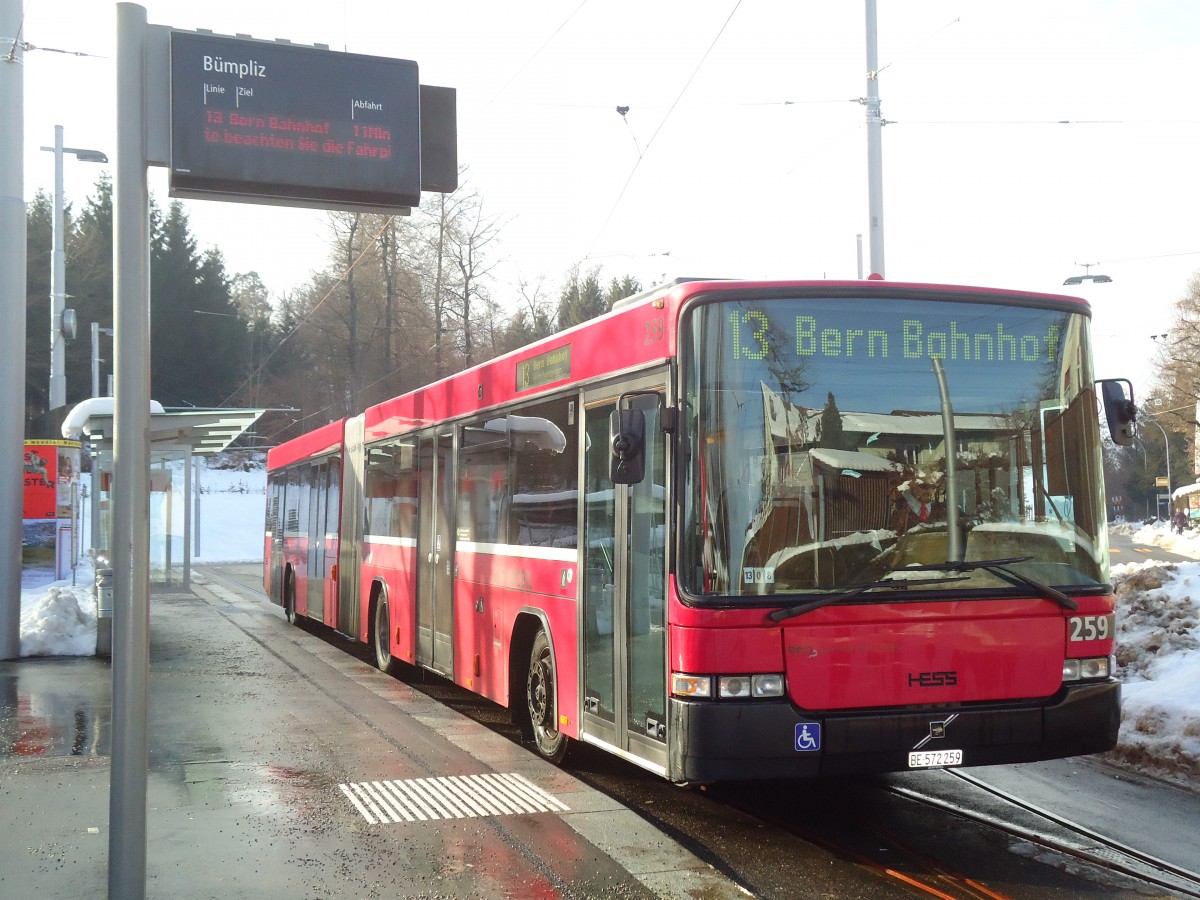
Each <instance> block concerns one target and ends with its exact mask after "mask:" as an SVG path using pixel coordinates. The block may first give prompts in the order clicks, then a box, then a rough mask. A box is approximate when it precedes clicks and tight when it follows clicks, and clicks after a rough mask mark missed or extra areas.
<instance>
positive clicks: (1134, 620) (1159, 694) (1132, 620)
mask: <svg viewBox="0 0 1200 900" xmlns="http://www.w3.org/2000/svg"><path fill="white" fill-rule="evenodd" d="M1139 542H1140V539H1139ZM1177 546H1178V545H1177ZM1176 552H1179V549H1177V550H1176ZM1113 585H1114V587H1115V588H1116V596H1117V675H1118V677H1120V679H1121V681H1122V683H1123V689H1122V704H1121V734H1120V738H1119V743H1118V744H1117V748H1116V749H1115V750H1114V751H1113V752H1112V754H1111V755H1112V756H1113V757H1114V758H1116V759H1117V760H1118V761H1120V762H1122V763H1125V764H1128V765H1131V766H1133V767H1135V768H1137V769H1139V770H1140V771H1143V772H1147V773H1148V774H1151V775H1154V776H1157V777H1159V778H1164V779H1167V780H1171V781H1176V782H1179V783H1181V784H1184V785H1186V786H1188V787H1193V788H1194V787H1195V786H1196V785H1197V784H1198V783H1200V688H1198V685H1200V652H1198V651H1200V637H1198V636H1197V629H1196V625H1197V622H1198V621H1200V603H1198V602H1197V600H1196V599H1195V597H1196V596H1200V563H1183V564H1175V563H1162V562H1155V561H1153V560H1151V561H1148V562H1145V563H1137V564H1132V565H1124V566H1114V567H1113Z"/></svg>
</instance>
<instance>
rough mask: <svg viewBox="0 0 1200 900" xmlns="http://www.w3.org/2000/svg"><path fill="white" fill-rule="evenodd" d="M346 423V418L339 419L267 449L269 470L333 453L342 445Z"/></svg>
mask: <svg viewBox="0 0 1200 900" xmlns="http://www.w3.org/2000/svg"><path fill="white" fill-rule="evenodd" d="M345 425H346V420H345V419H338V420H337V421H336V422H330V423H329V424H328V425H322V426H321V427H320V428H317V429H314V430H313V431H310V432H308V433H306V434H302V435H300V436H299V437H297V438H292V439H291V440H290V441H284V442H283V443H282V444H280V445H279V446H277V447H272V448H271V449H270V450H268V451H267V471H273V470H275V469H280V468H282V467H284V466H286V465H288V464H289V463H294V462H296V461H297V460H301V459H308V458H309V457H313V456H321V455H322V454H325V453H332V452H333V451H334V450H336V449H337V448H338V447H340V446H341V445H342V435H343V433H344V430H345Z"/></svg>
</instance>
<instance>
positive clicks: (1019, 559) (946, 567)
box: [904, 556, 1079, 609]
mask: <svg viewBox="0 0 1200 900" xmlns="http://www.w3.org/2000/svg"><path fill="white" fill-rule="evenodd" d="M1031 559H1033V557H1032V556H1011V557H1009V558H1008V559H974V560H970V561H969V562H966V561H964V562H955V561H954V560H947V561H946V562H944V563H937V564H936V565H932V566H907V567H905V570H904V571H906V572H973V571H975V570H976V569H982V570H983V571H985V572H990V573H991V574H992V575H995V576H996V577H997V578H999V579H1000V580H1001V581H1007V582H1008V583H1009V584H1011V585H1014V586H1016V587H1029V588H1033V589H1034V590H1035V591H1037V592H1038V593H1039V594H1040V595H1041V596H1042V597H1043V598H1045V599H1046V600H1053V601H1054V602H1055V603H1057V604H1058V605H1059V606H1061V607H1062V608H1063V609H1079V604H1078V603H1076V602H1075V601H1074V600H1072V599H1071V598H1070V597H1068V596H1067V595H1066V594H1064V593H1063V592H1062V591H1060V590H1058V589H1057V588H1052V587H1050V585H1048V584H1043V583H1042V582H1040V581H1038V580H1037V579H1036V578H1030V577H1029V576H1028V575H1023V574H1021V573H1020V572H1018V571H1016V570H1015V569H1010V568H1009V566H1011V565H1013V564H1014V563H1023V562H1028V561H1029V560H1031Z"/></svg>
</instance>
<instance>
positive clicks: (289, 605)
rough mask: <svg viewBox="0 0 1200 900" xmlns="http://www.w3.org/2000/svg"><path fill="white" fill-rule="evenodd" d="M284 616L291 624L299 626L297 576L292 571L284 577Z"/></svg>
mask: <svg viewBox="0 0 1200 900" xmlns="http://www.w3.org/2000/svg"><path fill="white" fill-rule="evenodd" d="M283 615H284V617H285V618H286V619H287V620H288V622H289V623H290V624H292V625H298V624H299V622H298V621H297V619H296V576H295V573H293V572H292V570H291V569H288V570H287V574H286V575H284V576H283Z"/></svg>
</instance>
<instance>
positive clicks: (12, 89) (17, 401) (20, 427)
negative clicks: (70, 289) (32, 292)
mask: <svg viewBox="0 0 1200 900" xmlns="http://www.w3.org/2000/svg"><path fill="white" fill-rule="evenodd" d="M21 6H22V4H21V0H0V115H2V116H3V117H4V125H3V127H0V322H3V323H4V332H3V334H4V337H3V338H2V339H0V340H2V341H3V345H2V346H3V349H2V351H0V659H16V658H17V657H19V656H20V655H21V540H22V523H21V517H22V506H23V499H24V497H23V493H24V487H23V484H24V478H23V473H24V466H23V463H24V458H25V457H24V452H25V274H26V273H25V236H26V235H25V160H24V155H23V154H24V152H25V77H24V65H25V48H24V46H23V45H22V42H21V21H22V10H21Z"/></svg>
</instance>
